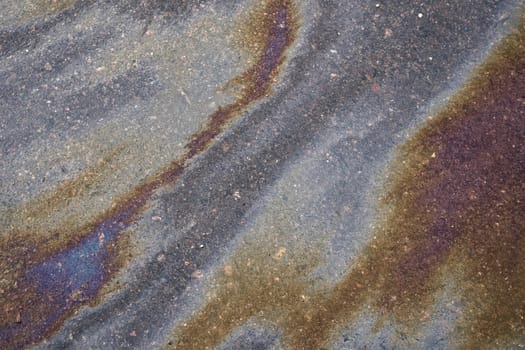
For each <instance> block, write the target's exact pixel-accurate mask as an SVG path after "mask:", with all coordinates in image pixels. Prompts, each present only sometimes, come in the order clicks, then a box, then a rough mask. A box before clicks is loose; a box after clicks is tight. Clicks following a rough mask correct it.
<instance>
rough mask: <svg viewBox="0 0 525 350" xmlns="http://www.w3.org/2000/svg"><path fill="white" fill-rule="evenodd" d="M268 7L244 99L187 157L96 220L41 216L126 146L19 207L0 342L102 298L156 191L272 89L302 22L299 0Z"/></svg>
mask: <svg viewBox="0 0 525 350" xmlns="http://www.w3.org/2000/svg"><path fill="white" fill-rule="evenodd" d="M263 11H264V14H262V13H260V9H259V8H258V9H256V10H255V11H254V13H259V14H261V17H260V18H259V19H258V21H257V23H258V26H257V30H258V34H257V35H256V36H255V37H256V39H257V41H258V44H259V45H260V47H262V49H261V50H260V51H257V52H255V59H254V63H253V65H252V66H250V67H249V68H248V69H247V70H246V71H245V72H244V73H243V74H241V75H240V76H239V77H237V78H236V79H234V80H235V82H236V83H237V84H240V85H241V86H242V89H241V91H240V93H239V95H238V97H237V99H236V100H235V101H234V102H233V103H231V104H229V105H226V106H223V107H219V108H218V110H217V111H216V112H215V113H213V114H212V115H210V116H209V117H208V122H207V124H206V125H205V126H204V127H203V128H202V130H201V131H199V132H197V133H196V134H195V135H193V136H192V137H191V139H190V141H189V143H188V144H187V145H186V153H185V154H184V155H183V156H182V157H181V158H180V159H177V160H174V161H173V162H172V163H171V164H169V165H168V166H166V168H165V169H164V170H162V171H160V172H159V173H158V174H156V175H154V176H151V177H149V178H146V179H145V180H144V181H143V183H142V184H140V185H138V186H137V187H135V188H133V189H132V190H130V191H129V192H128V193H126V194H124V195H123V196H122V197H121V198H119V199H117V200H115V201H114V202H113V204H112V205H111V206H110V208H108V209H107V210H105V211H104V212H102V213H100V214H99V215H98V216H96V217H95V218H93V219H90V220H88V221H82V220H81V219H80V218H79V220H74V218H73V219H68V220H66V221H64V222H61V223H59V224H58V225H50V226H49V227H46V225H44V227H41V228H39V226H38V222H39V218H40V219H42V220H44V218H45V217H47V216H48V214H49V213H53V212H55V211H56V210H57V209H58V208H63V207H67V206H68V205H70V203H72V202H74V201H75V198H78V197H79V196H82V195H83V193H84V192H85V191H86V190H87V189H89V188H90V187H91V186H94V185H96V183H97V182H98V181H101V178H103V177H104V174H105V173H106V172H108V171H109V172H111V171H110V170H111V166H112V165H114V163H115V162H116V161H115V158H118V154H119V152H121V151H123V150H124V149H125V147H124V146H122V148H119V149H117V150H115V151H114V152H110V154H109V155H108V156H107V157H106V158H105V159H104V160H102V161H101V162H100V164H97V165H96V166H95V167H93V168H92V169H90V170H88V171H85V172H83V173H81V174H80V175H79V176H78V178H77V179H74V180H71V181H68V182H65V183H63V184H62V185H60V186H58V187H57V188H56V189H55V191H54V192H51V193H47V194H43V195H41V196H39V197H37V198H36V199H35V200H33V201H30V202H29V204H26V205H23V208H17V209H15V210H14V213H15V214H14V215H17V214H19V215H21V216H23V217H26V218H27V220H26V221H27V224H24V225H20V226H19V227H14V228H13V227H11V228H8V229H7V232H4V233H2V235H1V236H0V252H1V263H0V264H1V265H0V266H1V267H2V270H3V271H4V276H3V280H2V284H1V285H0V304H1V306H2V309H1V310H0V312H2V317H0V348H10V349H11V348H13V349H19V348H24V347H27V346H29V345H31V344H35V343H38V342H40V341H42V340H43V339H45V338H46V337H49V336H51V335H52V334H53V333H54V332H56V331H57V330H58V329H59V327H60V326H61V325H62V323H63V322H64V320H66V319H67V318H68V317H70V316H71V315H73V314H74V313H75V312H76V310H78V308H79V307H81V306H83V305H91V306H95V305H97V304H98V303H100V302H102V301H103V297H104V293H103V290H104V289H103V287H104V286H105V285H107V284H108V282H110V281H111V280H112V278H113V277H114V276H115V274H116V273H117V272H118V271H119V270H120V269H122V267H124V266H125V265H126V261H127V259H129V254H130V251H131V245H132V243H131V242H130V238H129V236H128V235H127V234H126V230H127V229H129V228H130V226H131V225H133V224H134V222H135V221H136V220H137V219H139V217H140V214H141V212H142V211H143V210H144V208H145V207H146V205H147V203H148V201H149V199H150V197H151V195H152V194H153V193H154V192H155V191H156V190H157V189H159V188H161V187H163V186H165V185H167V184H170V183H173V182H175V181H176V180H177V179H178V178H179V177H180V176H181V175H182V173H183V171H184V170H185V168H187V167H188V166H189V165H190V163H191V162H192V160H193V159H194V158H195V156H197V155H198V154H201V153H202V152H204V151H205V150H206V149H207V148H208V147H209V146H210V145H211V144H212V143H213V141H214V139H215V138H216V137H217V136H218V135H219V134H220V133H221V132H222V131H223V129H224V128H225V127H226V125H227V123H228V122H231V121H232V120H233V119H234V118H236V117H238V116H239V115H240V114H241V113H242V112H243V111H244V110H245V109H246V108H247V107H249V106H250V105H251V104H252V103H254V102H256V101H258V100H260V99H261V98H263V97H266V96H267V95H269V94H270V92H271V90H270V89H271V85H272V83H273V81H274V79H275V78H276V77H277V74H278V73H279V68H280V67H281V66H282V64H283V62H284V60H285V52H286V50H287V49H288V47H289V46H290V45H291V44H292V42H293V41H294V39H295V34H296V30H297V22H296V17H295V12H294V11H295V8H294V6H293V3H292V2H291V1H286V0H284V1H277V0H274V1H267V2H265V3H264V6H263ZM244 29H245V30H251V29H253V27H249V26H245V27H244ZM241 32H242V28H241ZM241 35H249V33H244V34H241ZM117 163H118V162H117ZM106 175H107V174H106ZM78 221H80V223H79V222H78Z"/></svg>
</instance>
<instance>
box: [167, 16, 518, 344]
mask: <svg viewBox="0 0 525 350" xmlns="http://www.w3.org/2000/svg"><path fill="white" fill-rule="evenodd" d="M522 13H523V12H522ZM524 91H525V18H523V15H522V17H521V18H520V20H519V21H518V24H517V28H516V30H515V31H513V32H512V33H511V34H509V35H508V36H507V37H506V38H504V40H502V42H501V43H500V44H499V45H498V46H497V47H496V48H495V49H494V50H493V52H492V53H491V54H490V55H489V57H488V58H487V60H486V61H485V62H484V63H482V64H481V65H480V66H479V67H478V68H477V70H476V71H475V72H474V74H473V77H472V78H471V79H470V80H468V81H467V82H466V84H465V86H464V87H463V88H462V89H461V90H460V91H459V92H458V93H457V94H456V95H455V96H454V97H453V99H452V100H451V101H450V102H449V103H448V104H447V106H446V107H444V108H443V109H442V110H441V111H440V112H439V113H438V114H437V115H436V116H435V117H434V118H433V119H432V120H431V121H429V122H428V123H427V124H426V125H425V126H424V127H423V128H422V129H420V130H419V131H418V132H417V133H416V134H415V135H414V136H413V137H411V138H410V139H409V140H408V141H407V142H406V143H405V144H403V145H402V146H400V148H399V149H398V150H397V152H398V153H397V154H396V159H395V161H394V163H393V165H392V166H391V168H390V174H389V177H388V180H387V182H386V184H385V189H384V194H383V195H381V196H380V199H379V214H380V215H379V219H378V224H377V226H376V227H377V228H376V229H375V231H373V236H374V239H373V240H371V241H370V242H369V244H368V245H367V246H366V247H365V248H364V249H363V251H362V253H361V254H360V255H359V256H358V257H356V258H355V260H354V261H353V262H352V266H351V267H349V271H348V272H347V273H346V275H345V276H344V277H343V278H342V279H341V280H340V281H339V282H338V283H337V284H336V285H335V286H333V287H330V286H319V285H316V284H315V281H309V280H308V274H309V273H310V272H311V271H312V269H313V268H314V267H315V266H308V267H307V268H303V269H299V268H298V267H299V266H300V265H299V262H300V261H301V259H297V260H296V261H293V260H292V261H291V264H289V265H285V266H281V265H280V262H278V263H276V262H275V261H274V262H272V261H271V258H268V255H270V256H271V254H272V253H268V254H261V247H260V246H259V245H256V246H254V247H251V248H250V247H248V248H245V249H241V250H240V251H238V252H237V253H236V255H235V256H234V257H233V258H232V259H231V261H229V262H228V263H227V265H226V266H225V268H224V272H223V273H221V274H219V276H218V277H217V280H216V283H217V284H216V285H217V287H216V288H213V290H214V291H213V293H214V294H213V295H214V296H213V298H211V300H209V301H208V302H207V303H206V304H205V305H204V306H203V308H202V309H201V310H199V311H197V312H196V313H195V314H194V315H193V316H192V317H191V318H190V319H188V320H187V321H185V322H184V323H183V324H182V325H180V326H179V327H178V328H177V329H176V330H175V331H174V334H173V339H174V340H173V341H171V342H169V343H168V344H167V346H166V347H167V348H176V349H212V348H214V347H216V346H218V345H219V344H221V343H222V342H223V341H225V340H226V339H227V337H228V335H229V334H231V332H232V331H234V330H235V329H236V328H237V327H239V326H241V325H243V324H244V322H245V321H246V320H248V319H249V318H255V319H259V320H260V321H261V322H262V323H263V324H266V323H268V322H271V323H274V324H276V325H278V326H279V327H280V328H281V330H282V340H283V342H284V344H285V345H286V346H287V347H289V348H292V349H321V348H323V347H324V346H329V344H330V342H331V339H332V337H333V335H334V332H335V331H336V330H337V329H339V328H341V327H344V326H345V325H348V324H349V323H351V322H353V321H355V319H356V318H357V317H358V315H359V313H360V312H361V311H363V310H365V309H367V307H370V310H369V311H372V312H373V313H375V314H376V315H378V317H379V321H378V323H377V325H376V327H375V329H376V330H377V329H379V328H380V327H381V326H382V325H383V324H385V323H386V322H388V323H389V324H390V325H393V326H394V327H402V328H403V330H404V331H408V332H411V334H415V332H416V330H418V329H421V326H422V325H423V324H424V322H425V319H427V318H428V317H427V316H425V315H426V314H427V313H428V312H431V308H432V306H435V304H436V302H437V300H438V299H439V298H441V297H447V294H446V291H445V289H446V285H447V281H448V282H450V281H451V280H452V281H454V282H453V283H454V286H458V288H459V291H460V292H459V294H460V296H461V297H460V300H457V302H458V303H459V304H460V305H462V308H463V310H462V313H461V317H460V318H459V321H457V323H456V325H455V326H454V329H453V335H454V339H457V340H456V343H455V345H456V346H458V347H460V348H465V349H478V348H485V347H502V346H505V345H508V344H510V343H512V341H513V340H515V339H517V338H519V337H520V336H522V335H523V334H525V304H524V302H523V301H524V300H525V217H524V215H523V213H525V183H524V181H523V179H525V94H524ZM263 251H264V250H263ZM277 253H278V252H277ZM286 254H288V252H287V253H286ZM304 261H306V262H310V263H313V264H314V265H315V264H316V263H318V259H316V258H315V257H313V258H312V259H311V260H310V261H309V260H308V259H307V258H306V259H304V260H303V262H304ZM294 267H295V268H294ZM381 315H382V316H381Z"/></svg>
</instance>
